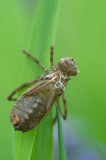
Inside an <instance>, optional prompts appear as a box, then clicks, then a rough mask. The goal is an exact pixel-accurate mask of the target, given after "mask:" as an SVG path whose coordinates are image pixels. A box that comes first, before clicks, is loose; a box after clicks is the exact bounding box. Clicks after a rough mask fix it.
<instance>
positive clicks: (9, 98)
mask: <svg viewBox="0 0 106 160" xmlns="http://www.w3.org/2000/svg"><path fill="white" fill-rule="evenodd" d="M39 79H40V77H38V78H36V79H34V80H32V81H29V82H26V83H24V84H22V85H21V86H19V87H18V88H16V89H15V90H14V91H13V92H12V93H11V94H10V95H9V96H8V100H10V101H15V100H17V99H14V98H12V97H13V95H14V94H15V93H17V92H18V91H19V90H21V89H22V88H24V87H26V86H28V85H29V84H33V83H35V82H37V81H39Z"/></svg>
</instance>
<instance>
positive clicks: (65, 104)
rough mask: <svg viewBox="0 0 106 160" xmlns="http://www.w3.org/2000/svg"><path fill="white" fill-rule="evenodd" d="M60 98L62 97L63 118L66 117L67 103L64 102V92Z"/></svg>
mask: <svg viewBox="0 0 106 160" xmlns="http://www.w3.org/2000/svg"><path fill="white" fill-rule="evenodd" d="M62 98H63V104H64V115H63V116H64V117H63V118H64V119H67V103H66V99H65V95H64V92H63V94H62Z"/></svg>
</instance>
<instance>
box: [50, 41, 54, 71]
mask: <svg viewBox="0 0 106 160" xmlns="http://www.w3.org/2000/svg"><path fill="white" fill-rule="evenodd" d="M54 45H55V43H53V44H52V46H51V52H50V62H51V68H53V66H54V64H53V47H54Z"/></svg>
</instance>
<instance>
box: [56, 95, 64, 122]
mask: <svg viewBox="0 0 106 160" xmlns="http://www.w3.org/2000/svg"><path fill="white" fill-rule="evenodd" d="M62 99H63V103H64V114H63V113H62V111H61V108H60V103H59V98H58V99H57V100H56V104H57V106H58V108H59V111H60V114H61V115H62V117H63V118H64V119H66V118H67V105H66V99H65V96H64V93H63V94H62Z"/></svg>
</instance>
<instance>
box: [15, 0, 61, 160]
mask: <svg viewBox="0 0 106 160" xmlns="http://www.w3.org/2000/svg"><path fill="white" fill-rule="evenodd" d="M58 1H59V0H54V1H52V0H45V1H44V0H40V1H39V5H38V7H37V11H36V15H35V20H34V24H33V28H32V33H31V36H30V40H29V44H28V47H27V50H28V52H30V53H31V54H32V55H33V56H34V57H36V58H37V59H38V60H39V61H40V62H41V63H42V64H43V65H46V67H47V66H48V67H49V65H50V47H51V45H52V43H53V42H54V41H55V31H56V22H57V21H56V19H57V18H56V17H57V13H58V12H57V11H58ZM25 56H26V55H25ZM42 73H43V72H42V70H41V69H40V67H39V66H38V65H37V64H35V63H34V62H33V61H32V60H31V59H30V58H29V57H27V56H26V58H25V61H24V62H23V68H22V73H21V75H20V81H21V80H22V81H24V82H26V81H28V80H31V79H34V78H35V77H36V76H38V75H40V74H42ZM20 94H21V93H20ZM20 94H19V95H20ZM14 137H15V145H14V153H15V154H14V159H15V160H19V159H20V160H30V159H31V160H38V159H40V160H44V159H46V160H50V159H52V111H51V112H50V114H49V116H48V117H45V118H44V119H43V120H42V122H41V123H40V124H39V125H38V127H36V128H35V129H34V130H32V131H29V132H27V133H21V132H18V131H17V132H15V135H14Z"/></svg>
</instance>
